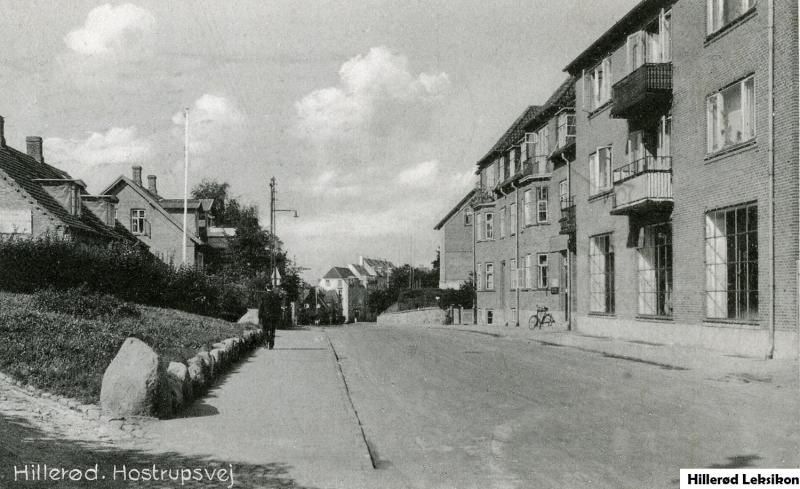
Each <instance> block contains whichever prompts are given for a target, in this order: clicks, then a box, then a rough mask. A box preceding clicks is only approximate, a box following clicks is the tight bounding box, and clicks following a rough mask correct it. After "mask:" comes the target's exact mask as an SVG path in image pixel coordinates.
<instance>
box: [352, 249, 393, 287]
mask: <svg viewBox="0 0 800 489" xmlns="http://www.w3.org/2000/svg"><path fill="white" fill-rule="evenodd" d="M358 264H359V266H361V267H363V268H364V269H365V270H366V271H367V272H368V273H369V274H370V275H371V276H374V277H375V286H376V287H377V288H379V289H383V288H386V287H388V286H389V278H390V277H391V276H392V272H393V271H394V269H395V268H397V267H396V266H395V265H394V263H392V262H390V261H389V260H384V259H382V258H368V257H365V256H359V257H358Z"/></svg>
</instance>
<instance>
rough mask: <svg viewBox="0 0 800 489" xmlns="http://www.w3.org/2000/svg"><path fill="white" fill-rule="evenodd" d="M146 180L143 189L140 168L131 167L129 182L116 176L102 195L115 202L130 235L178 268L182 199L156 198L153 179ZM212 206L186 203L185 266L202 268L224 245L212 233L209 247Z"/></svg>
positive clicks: (210, 202)
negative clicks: (111, 197) (145, 185)
mask: <svg viewBox="0 0 800 489" xmlns="http://www.w3.org/2000/svg"><path fill="white" fill-rule="evenodd" d="M147 179H148V186H147V187H146V188H145V187H144V186H143V185H142V167H141V166H138V165H137V166H134V167H133V173H132V178H128V177H126V176H124V175H121V176H119V177H118V178H117V179H116V180H115V181H114V182H113V183H112V184H111V185H109V186H108V188H107V189H106V190H105V191H104V192H103V193H104V194H106V195H111V196H114V197H115V198H116V199H118V201H119V204H118V206H117V215H118V217H119V218H120V219H121V222H122V224H123V226H124V227H125V228H127V229H128V230H129V231H130V233H132V234H133V235H134V236H136V238H137V239H138V240H139V241H141V242H142V243H144V244H146V245H147V246H148V247H149V248H150V251H151V252H152V253H153V254H154V255H155V256H156V257H158V258H159V259H160V260H162V261H163V262H165V263H168V264H170V265H176V266H178V265H180V264H181V262H182V259H183V239H184V238H183V208H184V203H183V199H166V198H164V197H162V196H161V195H159V194H158V188H157V182H156V176H155V175H149V176H148V177H147ZM213 203H214V201H213V200H212V199H188V220H187V230H186V236H187V246H186V265H188V266H197V267H201V268H202V267H203V266H204V263H205V258H206V255H208V254H210V253H213V252H216V253H219V250H218V249H217V248H219V246H222V245H223V241H221V240H219V239H216V236H213V233H212V240H211V241H212V243H209V228H210V227H211V224H212V219H213V216H212V215H211V208H212V206H213ZM215 239H216V242H217V245H215V244H214V242H215ZM223 239H225V237H224V236H223ZM225 242H226V241H225ZM212 247H213V248H212Z"/></svg>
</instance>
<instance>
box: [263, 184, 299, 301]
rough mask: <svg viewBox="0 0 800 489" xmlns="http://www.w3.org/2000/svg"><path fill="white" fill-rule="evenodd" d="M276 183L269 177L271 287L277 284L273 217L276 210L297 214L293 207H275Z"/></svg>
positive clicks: (295, 215)
mask: <svg viewBox="0 0 800 489" xmlns="http://www.w3.org/2000/svg"><path fill="white" fill-rule="evenodd" d="M277 186H278V184H277V183H276V182H275V177H272V178H270V179H269V234H270V242H269V262H270V279H269V280H270V283H271V284H272V286H273V287H276V286H277V285H278V276H277V273H276V270H275V239H276V237H275V227H276V226H275V217H276V214H277V213H278V212H293V213H294V217H295V218H297V217H299V216H298V215H297V210H295V209H276V208H275V202H276V201H277V190H276V188H277Z"/></svg>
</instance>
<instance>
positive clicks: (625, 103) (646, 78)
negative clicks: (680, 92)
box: [611, 63, 672, 119]
mask: <svg viewBox="0 0 800 489" xmlns="http://www.w3.org/2000/svg"><path fill="white" fill-rule="evenodd" d="M612 98H613V100H614V105H613V106H612V107H611V117H615V118H618V119H635V118H637V117H641V116H646V115H649V114H652V113H660V112H663V111H664V110H666V109H667V108H668V107H669V104H670V103H671V101H672V63H645V64H643V65H642V66H640V67H639V68H637V69H636V70H634V71H633V72H632V73H631V74H629V75H628V76H626V77H625V78H623V79H622V80H620V81H618V82H617V83H615V84H614V86H613V87H612Z"/></svg>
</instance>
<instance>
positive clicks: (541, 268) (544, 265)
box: [536, 253, 550, 289]
mask: <svg viewBox="0 0 800 489" xmlns="http://www.w3.org/2000/svg"><path fill="white" fill-rule="evenodd" d="M549 266H550V265H549V257H548V256H547V253H537V254H536V272H537V274H536V286H537V287H538V288H540V289H546V288H547V283H548V281H549V277H548V275H549V271H550V270H549Z"/></svg>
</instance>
